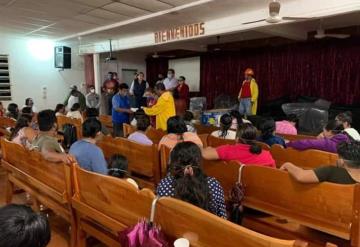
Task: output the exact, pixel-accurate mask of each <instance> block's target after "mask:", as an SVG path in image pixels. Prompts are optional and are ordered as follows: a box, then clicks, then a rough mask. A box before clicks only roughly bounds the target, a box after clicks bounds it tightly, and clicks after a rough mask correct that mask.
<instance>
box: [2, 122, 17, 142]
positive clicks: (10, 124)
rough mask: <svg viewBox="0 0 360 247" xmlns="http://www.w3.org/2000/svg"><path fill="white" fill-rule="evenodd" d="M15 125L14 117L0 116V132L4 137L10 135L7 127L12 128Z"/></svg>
mask: <svg viewBox="0 0 360 247" xmlns="http://www.w3.org/2000/svg"><path fill="white" fill-rule="evenodd" d="M15 125H16V121H15V119H12V118H8V117H0V133H2V134H3V135H4V136H5V137H7V138H8V137H9V136H10V131H9V130H8V128H14V127H15Z"/></svg>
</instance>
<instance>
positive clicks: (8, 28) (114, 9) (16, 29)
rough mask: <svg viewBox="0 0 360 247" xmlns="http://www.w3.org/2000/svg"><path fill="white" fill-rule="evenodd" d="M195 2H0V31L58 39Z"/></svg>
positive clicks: (30, 0) (105, 0)
mask: <svg viewBox="0 0 360 247" xmlns="http://www.w3.org/2000/svg"><path fill="white" fill-rule="evenodd" d="M191 2H195V0H117V1H115V0H0V23H1V26H0V31H1V32H2V33H4V32H5V33H10V34H13V35H14V34H15V35H19V36H23V35H26V36H31V37H46V38H60V37H63V36H67V35H71V34H74V33H79V32H82V31H85V30H88V29H93V28H97V27H100V26H103V25H108V24H111V23H114V22H119V21H126V20H130V19H132V18H136V17H139V16H144V15H149V14H152V13H156V12H158V11H164V10H168V9H171V8H174V7H177V6H180V5H183V4H188V3H191Z"/></svg>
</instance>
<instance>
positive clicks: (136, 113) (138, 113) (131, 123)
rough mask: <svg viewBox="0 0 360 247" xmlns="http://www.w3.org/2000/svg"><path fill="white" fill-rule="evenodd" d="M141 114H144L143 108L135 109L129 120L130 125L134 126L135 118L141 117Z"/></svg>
mask: <svg viewBox="0 0 360 247" xmlns="http://www.w3.org/2000/svg"><path fill="white" fill-rule="evenodd" d="M143 116H146V114H145V112H144V110H143V109H141V108H140V109H137V110H136V112H135V113H134V118H133V120H131V122H130V125H132V126H135V127H136V122H137V119H138V118H139V117H143Z"/></svg>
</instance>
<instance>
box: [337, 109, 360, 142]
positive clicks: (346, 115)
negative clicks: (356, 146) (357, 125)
mask: <svg viewBox="0 0 360 247" xmlns="http://www.w3.org/2000/svg"><path fill="white" fill-rule="evenodd" d="M335 120H336V121H339V122H340V123H342V125H343V126H344V132H345V133H346V134H347V135H348V136H349V137H350V138H351V139H352V140H355V141H360V134H359V132H358V131H357V130H356V129H354V128H352V127H351V124H352V113H351V112H350V111H347V112H343V113H340V114H339V115H337V116H336V118H335Z"/></svg>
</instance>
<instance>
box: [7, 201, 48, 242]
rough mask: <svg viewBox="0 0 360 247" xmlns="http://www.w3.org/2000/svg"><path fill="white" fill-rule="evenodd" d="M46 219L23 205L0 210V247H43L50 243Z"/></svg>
mask: <svg viewBox="0 0 360 247" xmlns="http://www.w3.org/2000/svg"><path fill="white" fill-rule="evenodd" d="M50 238H51V230H50V224H49V221H48V219H47V218H46V216H45V215H43V214H41V213H35V212H34V211H33V210H32V209H31V208H30V207H28V206H25V205H15V204H10V205H6V206H4V207H2V208H0V246H2V247H45V246H47V244H48V243H49V242H50Z"/></svg>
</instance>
